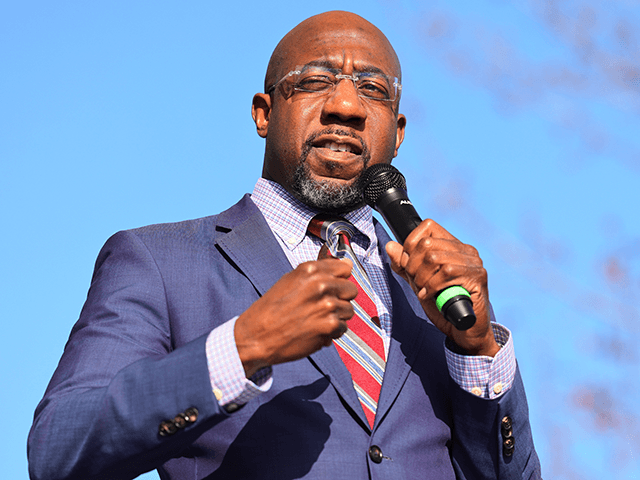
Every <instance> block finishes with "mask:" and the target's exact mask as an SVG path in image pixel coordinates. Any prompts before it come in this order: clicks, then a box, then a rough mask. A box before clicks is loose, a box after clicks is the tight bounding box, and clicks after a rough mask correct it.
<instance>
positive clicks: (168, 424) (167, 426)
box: [158, 420, 178, 437]
mask: <svg viewBox="0 0 640 480" xmlns="http://www.w3.org/2000/svg"><path fill="white" fill-rule="evenodd" d="M176 430H178V427H176V426H175V424H174V423H173V422H172V421H171V420H165V421H164V422H162V423H161V424H160V426H159V427H158V433H159V434H160V436H161V437H167V436H169V435H173V434H174V433H176Z"/></svg>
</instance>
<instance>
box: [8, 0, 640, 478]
mask: <svg viewBox="0 0 640 480" xmlns="http://www.w3.org/2000/svg"><path fill="white" fill-rule="evenodd" d="M332 9H346V10H350V11H353V12H356V13H358V14H360V15H362V16H364V17H365V18H367V19H368V20H370V21H372V22H373V23H374V24H376V25H377V26H378V27H379V28H380V29H381V30H382V31H383V32H385V34H387V36H388V37H389V39H390V40H391V42H392V44H393V45H394V46H395V47H396V50H397V52H398V55H399V56H400V59H401V62H402V65H403V77H404V78H403V98H402V103H401V111H403V112H404V113H405V114H406V115H407V118H408V125H407V133H406V140H405V143H404V144H403V146H402V148H401V149H400V154H399V156H398V158H397V159H396V160H395V165H396V166H397V167H398V168H399V169H400V170H401V171H402V172H403V173H404V174H405V176H406V177H407V180H408V188H409V193H410V196H411V198H412V199H413V200H414V203H415V204H416V206H417V208H418V210H419V212H420V213H421V214H422V215H423V216H424V217H432V218H434V219H435V220H436V221H438V222H439V223H441V224H442V225H443V226H445V228H447V229H449V230H450V231H451V232H452V233H453V234H454V235H456V236H457V237H458V238H460V239H461V240H463V241H464V242H466V243H471V244H473V245H474V246H476V247H477V248H478V250H479V251H480V253H481V255H482V257H483V259H484V261H485V265H486V267H487V269H488V272H489V282H490V283H489V285H490V294H491V300H492V303H493V305H494V308H495V310H496V314H497V317H498V319H499V321H501V322H502V323H504V324H505V325H507V326H508V327H509V328H511V330H512V331H513V333H514V339H515V345H516V353H517V356H518V360H519V364H520V368H521V370H522V373H523V378H524V381H525V385H526V386H527V391H528V397H529V405H530V410H531V419H532V425H533V429H534V438H535V441H536V446H537V449H538V452H539V454H540V457H541V460H542V464H543V474H544V476H545V478H557V479H586V480H590V479H594V480H595V479H601V478H616V479H618V478H620V479H625V478H638V477H640V440H639V438H638V434H637V432H638V430H639V428H640V417H639V416H638V413H637V411H638V406H639V405H640V403H639V402H638V398H639V394H640V375H639V374H640V353H639V352H640V348H639V347H640V345H639V342H638V334H639V332H640V307H639V305H640V302H639V301H638V300H639V299H640V298H639V297H640V295H638V293H637V292H638V287H640V220H639V216H638V214H637V209H638V207H639V206H640V202H639V200H640V193H639V190H640V188H639V186H640V183H639V180H640V135H638V133H637V132H638V131H640V48H639V43H638V42H639V41H640V38H639V35H640V28H639V27H640V2H638V1H637V0H636V1H632V0H628V1H609V2H604V1H592V0H585V1H582V2H577V1H572V0H565V1H564V2H553V1H551V0H547V1H543V0H520V1H516V0H514V1H507V0H476V1H463V0H460V1H457V2H445V1H430V2H419V1H417V0H416V1H400V2H396V1H394V2H391V1H382V0H379V1H373V2H362V1H353V2H334V1H328V2H324V3H323V5H322V8H318V6H317V4H312V3H311V2H309V3H305V4H303V5H301V4H300V3H299V2H291V1H284V2H271V3H264V2H260V3H258V2H252V1H249V2H225V3H224V4H222V5H219V4H216V3H214V2H206V1H202V0H199V1H192V2H171V1H154V2H151V1H132V2H119V1H113V2H105V1H95V2H79V1H65V2H42V1H28V0H27V1H23V2H13V3H12V4H9V2H5V3H4V4H3V5H1V6H0V64H1V65H2V67H1V70H0V71H1V72H2V74H1V75H0V91H1V92H2V94H1V95H0V112H2V115H0V168H1V170H0V171H1V172H2V174H1V175H0V205H1V207H2V208H0V219H2V232H3V235H2V236H1V237H0V249H1V251H2V252H3V255H2V263H3V267H2V268H1V269H0V292H1V293H0V302H1V305H2V307H3V308H2V312H3V314H2V329H3V331H4V338H5V342H4V343H5V345H4V348H3V349H2V350H1V351H0V352H1V353H0V365H1V367H0V374H1V379H0V380H1V384H2V385H3V388H2V389H0V406H1V407H2V410H3V411H4V412H5V420H4V422H5V425H7V426H6V428H5V431H6V432H9V434H7V435H4V436H3V440H0V451H1V452H2V455H3V456H4V455H6V460H5V461H4V462H3V464H4V465H6V466H8V470H6V468H5V470H6V471H7V473H6V478H11V479H18V480H19V479H24V478H27V473H26V453H25V452H26V447H25V444H26V435H27V432H28V429H29V426H30V423H31V417H32V414H33V410H34V409H35V406H36V404H37V402H38V401H39V399H40V398H41V396H42V394H43V392H44V389H45V387H46V384H47V382H48V380H49V378H50V377H51V374H52V373H53V370H54V369H55V366H56V364H57V361H58V359H59V357H60V355H61V353H62V349H63V347H64V344H65V342H66V339H67V337H68V334H69V331H70V329H71V327H72V325H73V324H74V322H75V320H76V319H77V317H78V314H79V311H80V308H81V306H82V303H83V301H84V298H85V296H86V292H87V289H88V286H89V280H90V276H91V272H92V267H93V263H94V261H95V257H96V255H97V253H98V251H99V249H100V247H101V246H102V244H103V243H104V241H105V240H106V239H107V238H108V237H109V236H110V235H112V234H113V233H115V232H116V231H118V230H122V229H126V228H133V227H137V226H141V225H146V224H150V223H158V222H170V221H177V220H183V219H186V218H195V217H200V216H204V215H209V214H213V213H217V212H219V211H220V210H222V209H224V208H226V207H227V206H229V205H230V204H232V203H234V202H235V201H236V200H237V199H239V198H240V196H241V195H242V194H243V193H244V192H247V191H250V190H251V189H252V187H253V184H254V183H255V181H256V179H257V178H258V176H259V174H260V171H261V163H262V152H263V148H264V144H263V140H262V139H261V138H259V137H258V136H257V134H256V133H255V127H254V125H253V123H252V121H251V117H250V105H251V98H252V96H253V94H254V93H255V92H258V91H260V90H261V89H262V81H263V76H264V71H265V69H266V65H267V62H268V59H269V56H270V54H271V51H272V50H273V48H274V47H275V45H276V44H277V42H278V41H279V39H280V38H281V37H282V36H283V35H284V34H285V33H286V32H287V31H288V30H289V29H291V28H292V27H293V26H294V25H295V24H297V23H298V22H300V21H302V20H303V19H304V18H306V17H308V16H311V15H313V14H316V13H320V12H321V11H325V10H332ZM146 477H147V478H157V475H156V474H155V473H154V474H149V475H147V476H146Z"/></svg>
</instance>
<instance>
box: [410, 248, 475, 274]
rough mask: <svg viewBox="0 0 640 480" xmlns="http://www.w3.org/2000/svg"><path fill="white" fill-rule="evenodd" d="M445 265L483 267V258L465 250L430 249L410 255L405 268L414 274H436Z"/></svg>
mask: <svg viewBox="0 0 640 480" xmlns="http://www.w3.org/2000/svg"><path fill="white" fill-rule="evenodd" d="M445 265H460V266H465V267H469V268H477V267H482V266H483V263H482V259H481V258H480V257H478V256H475V255H469V254H467V253H464V252H459V251H458V252H455V251H442V250H428V251H424V252H414V253H413V254H411V255H410V257H409V260H408V261H407V264H406V265H405V270H406V271H407V272H408V273H409V274H410V275H413V276H416V275H418V274H419V273H420V272H421V273H422V274H423V275H424V274H425V273H429V272H430V273H431V274H436V273H437V272H439V271H440V270H441V269H442V268H443V267H444V266H445Z"/></svg>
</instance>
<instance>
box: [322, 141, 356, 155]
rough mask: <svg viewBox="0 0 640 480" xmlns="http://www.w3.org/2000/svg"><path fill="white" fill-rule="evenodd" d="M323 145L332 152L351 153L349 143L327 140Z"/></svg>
mask: <svg viewBox="0 0 640 480" xmlns="http://www.w3.org/2000/svg"><path fill="white" fill-rule="evenodd" d="M324 147H325V148H328V149H329V150H333V151H334V152H348V153H351V145H346V144H344V143H336V142H327V143H326V145H325V146H324Z"/></svg>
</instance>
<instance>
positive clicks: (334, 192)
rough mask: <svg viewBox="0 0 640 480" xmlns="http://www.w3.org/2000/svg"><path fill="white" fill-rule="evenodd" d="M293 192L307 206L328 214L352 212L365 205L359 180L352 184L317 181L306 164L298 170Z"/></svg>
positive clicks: (295, 175)
mask: <svg viewBox="0 0 640 480" xmlns="http://www.w3.org/2000/svg"><path fill="white" fill-rule="evenodd" d="M291 191H292V192H293V194H294V195H295V196H296V197H297V198H298V200H300V201H301V202H303V203H304V204H305V205H307V206H309V207H311V208H313V209H315V210H320V211H323V212H328V213H345V212H350V211H351V210H355V209H356V208H359V207H361V206H362V205H363V204H364V201H363V199H362V188H361V186H360V182H359V181H358V178H356V179H354V180H352V181H350V182H346V181H331V180H320V179H315V178H312V176H311V173H310V172H309V169H308V168H307V166H306V164H305V163H301V164H300V165H298V167H297V168H296V170H295V172H294V174H293V179H292V182H291Z"/></svg>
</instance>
